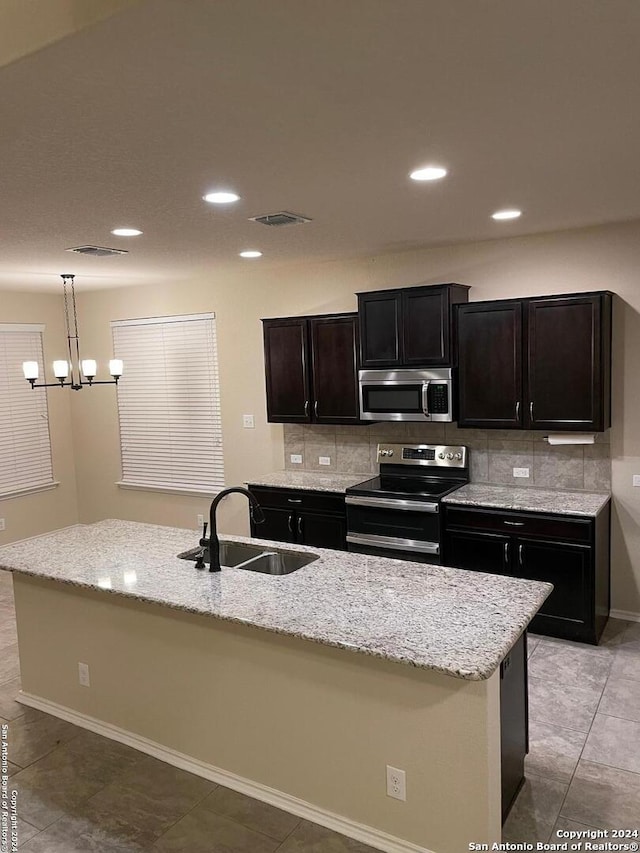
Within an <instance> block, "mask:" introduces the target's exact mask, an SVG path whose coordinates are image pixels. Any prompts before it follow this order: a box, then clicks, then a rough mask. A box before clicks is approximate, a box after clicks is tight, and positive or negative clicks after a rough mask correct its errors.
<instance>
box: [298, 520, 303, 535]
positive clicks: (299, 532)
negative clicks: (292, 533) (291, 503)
mask: <svg viewBox="0 0 640 853" xmlns="http://www.w3.org/2000/svg"><path fill="white" fill-rule="evenodd" d="M298 536H302V516H298Z"/></svg>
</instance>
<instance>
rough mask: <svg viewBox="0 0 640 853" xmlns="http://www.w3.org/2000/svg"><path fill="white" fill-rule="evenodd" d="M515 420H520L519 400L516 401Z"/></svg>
mask: <svg viewBox="0 0 640 853" xmlns="http://www.w3.org/2000/svg"><path fill="white" fill-rule="evenodd" d="M516 420H517V421H519V420H520V400H518V402H517V403H516Z"/></svg>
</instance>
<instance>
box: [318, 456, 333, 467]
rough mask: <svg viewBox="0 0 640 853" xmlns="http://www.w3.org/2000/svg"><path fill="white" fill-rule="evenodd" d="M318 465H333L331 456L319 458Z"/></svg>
mask: <svg viewBox="0 0 640 853" xmlns="http://www.w3.org/2000/svg"><path fill="white" fill-rule="evenodd" d="M318 465H331V457H330V456H318Z"/></svg>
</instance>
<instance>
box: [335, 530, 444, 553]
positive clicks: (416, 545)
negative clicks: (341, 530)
mask: <svg viewBox="0 0 640 853" xmlns="http://www.w3.org/2000/svg"><path fill="white" fill-rule="evenodd" d="M347 542H351V544H352V545H366V546H368V547H369V548H385V549H386V550H387V551H414V552H416V553H419V554H436V555H437V554H439V553H440V545H439V544H438V543H437V542H423V541H422V540H420V539H396V538H395V537H394V536H373V535H372V536H362V535H360V534H359V533H347Z"/></svg>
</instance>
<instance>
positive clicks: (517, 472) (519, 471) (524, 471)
mask: <svg viewBox="0 0 640 853" xmlns="http://www.w3.org/2000/svg"><path fill="white" fill-rule="evenodd" d="M513 476H514V477H528V476H529V469H528V468H514V469H513Z"/></svg>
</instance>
